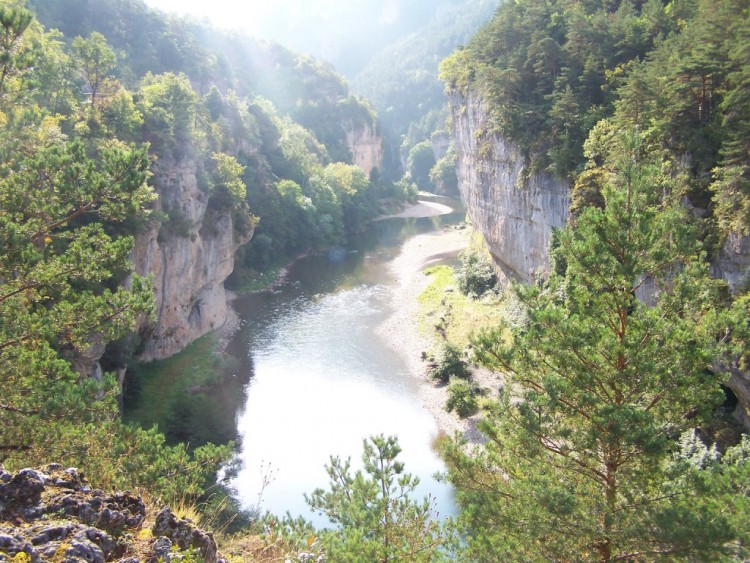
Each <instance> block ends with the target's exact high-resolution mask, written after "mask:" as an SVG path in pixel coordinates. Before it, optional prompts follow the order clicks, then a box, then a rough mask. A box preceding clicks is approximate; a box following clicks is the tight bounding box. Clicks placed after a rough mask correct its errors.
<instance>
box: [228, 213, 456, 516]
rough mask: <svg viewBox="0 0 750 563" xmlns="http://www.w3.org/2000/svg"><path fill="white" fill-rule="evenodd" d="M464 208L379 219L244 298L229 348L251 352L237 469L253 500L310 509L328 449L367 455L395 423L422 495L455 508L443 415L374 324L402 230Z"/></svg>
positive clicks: (275, 509) (355, 457) (241, 492)
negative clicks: (274, 287)
mask: <svg viewBox="0 0 750 563" xmlns="http://www.w3.org/2000/svg"><path fill="white" fill-rule="evenodd" d="M462 217H463V213H453V214H450V215H446V216H442V217H434V218H422V219H389V220H386V221H381V222H377V223H374V224H373V226H372V227H371V228H370V230H369V231H368V232H367V233H364V234H363V235H362V236H361V237H360V238H359V240H357V241H356V242H355V243H354V245H353V247H352V248H350V249H341V248H339V249H334V250H333V251H331V252H329V253H328V254H327V255H325V256H315V257H308V258H304V259H302V260H299V261H298V262H296V263H295V264H294V266H293V267H292V268H291V270H290V273H289V276H288V278H287V282H286V283H285V284H284V285H283V286H282V287H280V288H279V290H278V291H277V292H275V293H264V294H256V295H251V296H248V297H245V298H242V299H240V300H238V301H236V302H235V307H236V308H237V310H238V312H239V313H240V316H241V318H242V319H243V326H242V329H241V331H240V332H239V333H238V334H237V336H236V337H235V339H234V341H233V342H232V344H231V345H230V352H231V353H232V354H233V355H237V356H240V355H242V354H244V358H243V360H244V361H243V362H242V364H243V368H242V369H246V370H250V377H249V383H248V384H247V385H246V386H245V398H244V403H243V406H242V407H241V409H240V411H239V413H237V415H236V420H237V434H238V438H239V443H240V446H239V449H238V453H237V456H236V459H235V460H234V463H233V464H232V468H231V469H229V471H228V473H229V475H230V483H231V486H232V487H233V488H234V489H235V491H236V494H237V496H238V498H239V499H240V500H241V502H242V504H243V506H244V507H245V508H249V509H255V508H260V509H261V510H269V511H270V512H272V513H276V514H283V513H285V512H286V511H287V510H288V511H289V512H291V514H292V515H295V516H296V515H304V516H307V517H311V514H310V513H309V511H308V509H307V507H306V504H305V502H304V498H303V493H305V492H308V493H309V492H312V490H313V489H315V488H316V487H325V486H326V485H327V483H328V479H327V475H326V473H325V469H324V465H325V464H326V463H327V462H328V460H329V456H331V455H337V456H340V457H342V458H344V459H346V458H348V457H351V458H352V465H353V467H358V466H360V465H361V462H360V457H361V452H362V440H363V439H364V438H366V437H368V436H372V435H375V434H386V435H389V434H394V435H397V436H398V438H399V443H400V445H401V447H402V449H403V453H402V455H401V459H402V461H404V462H405V464H406V470H407V471H408V472H410V473H412V474H415V475H417V476H419V478H420V480H421V481H422V483H421V485H420V488H419V490H418V492H417V494H418V497H419V498H421V497H422V496H424V495H427V494H431V495H432V496H433V497H434V498H435V499H436V501H437V508H438V511H439V512H440V514H441V515H446V514H452V513H453V512H454V505H453V500H452V493H451V490H450V488H449V487H447V486H446V485H444V484H442V483H439V482H437V481H436V480H435V479H434V477H433V475H434V474H435V473H436V472H439V471H442V470H443V465H442V462H441V461H440V459H439V458H438V457H437V456H436V455H435V453H434V452H433V451H432V449H431V446H430V443H431V440H432V439H433V438H434V437H435V436H436V434H437V427H436V425H435V422H434V420H433V419H432V417H431V416H430V414H429V413H428V412H427V411H426V410H425V409H424V408H423V407H422V406H421V404H420V402H419V399H418V397H417V391H418V390H417V383H416V382H415V381H414V380H413V378H412V377H411V376H410V375H409V374H408V372H407V371H406V368H405V366H404V365H403V363H402V362H401V360H400V358H399V356H398V355H397V354H396V353H395V352H394V351H393V350H391V349H390V348H389V346H388V345H387V344H386V343H385V342H383V341H382V340H381V338H380V337H378V335H376V334H375V332H374V329H375V327H376V326H377V325H378V324H379V323H380V322H381V321H382V320H383V319H384V318H385V316H386V315H387V314H388V313H389V311H390V310H389V304H388V301H389V299H388V296H389V288H390V287H391V285H392V284H393V283H394V282H395V280H393V279H392V278H391V277H390V275H389V272H388V262H389V261H390V260H392V259H393V258H394V257H395V256H397V255H398V253H399V252H400V247H401V244H402V243H403V241H404V240H406V239H408V238H409V237H410V236H413V235H415V234H417V233H421V232H429V231H432V230H434V229H436V228H439V227H440V226H442V225H443V224H445V223H450V222H456V221H458V220H460V219H461V218H462ZM242 375H243V376H244V375H245V374H242ZM269 479H270V483H268V484H267V486H265V487H264V486H263V482H264V480H269ZM317 521H318V522H320V519H317Z"/></svg>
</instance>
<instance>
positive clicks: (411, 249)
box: [377, 209, 478, 440]
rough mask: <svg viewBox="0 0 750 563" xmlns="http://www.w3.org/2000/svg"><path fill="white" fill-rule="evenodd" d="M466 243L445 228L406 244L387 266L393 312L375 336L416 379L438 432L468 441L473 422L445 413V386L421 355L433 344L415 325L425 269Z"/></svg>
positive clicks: (461, 233)
mask: <svg viewBox="0 0 750 563" xmlns="http://www.w3.org/2000/svg"><path fill="white" fill-rule="evenodd" d="M405 212H412V213H416V212H419V210H414V209H407V210H406V211H405ZM412 216H413V215H412ZM468 242H469V231H468V230H467V229H460V230H456V229H447V230H443V231H439V232H436V233H430V234H425V235H418V236H416V237H414V238H412V239H410V240H409V241H407V242H406V243H405V244H404V246H403V248H402V250H401V254H400V255H399V256H398V257H397V258H396V259H395V260H393V262H391V264H390V266H389V267H390V271H391V274H392V275H393V277H394V279H395V280H397V283H396V285H395V286H393V287H392V288H391V292H392V295H391V296H390V297H391V301H390V302H391V307H392V313H391V314H390V315H389V316H388V317H387V318H386V319H385V321H383V323H382V324H381V325H380V326H379V327H377V333H378V334H379V335H380V336H381V337H382V338H383V339H384V340H385V341H386V342H387V343H388V344H389V345H390V346H391V348H393V349H394V350H396V351H397V352H398V353H399V354H400V355H401V356H402V358H403V360H404V362H405V364H406V366H407V368H408V370H409V371H410V372H411V374H412V375H413V377H414V378H416V379H418V380H419V395H420V399H421V400H422V403H423V404H424V406H425V408H427V410H428V411H429V412H430V413H431V414H432V416H433V417H434V418H435V421H436V422H437V425H438V429H439V430H440V431H441V432H445V433H447V434H449V435H453V433H454V432H457V431H458V432H461V433H462V434H464V435H465V436H466V437H467V438H469V439H472V440H477V439H478V434H477V433H476V430H475V429H474V421H473V420H471V419H469V420H461V419H459V418H458V417H457V416H454V415H453V414H450V413H448V412H446V411H445V408H444V405H445V401H446V399H447V387H446V386H438V385H435V384H433V382H432V381H431V380H429V379H428V378H427V377H426V364H425V362H424V361H423V360H422V352H425V351H431V350H432V349H433V348H434V347H435V344H434V343H433V342H431V341H430V339H429V338H428V337H427V336H425V335H424V334H423V333H422V332H420V330H419V327H418V322H417V314H418V311H419V304H418V302H417V298H418V297H419V295H420V294H421V293H422V292H423V291H424V290H425V288H426V287H427V286H428V285H429V283H430V278H429V276H426V275H424V269H425V268H427V267H429V266H430V265H433V264H435V263H439V262H440V261H442V260H445V259H447V258H452V257H455V256H457V255H458V254H459V252H461V251H462V250H463V249H464V248H466V246H467V245H468Z"/></svg>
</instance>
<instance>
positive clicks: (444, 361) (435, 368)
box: [429, 344, 471, 383]
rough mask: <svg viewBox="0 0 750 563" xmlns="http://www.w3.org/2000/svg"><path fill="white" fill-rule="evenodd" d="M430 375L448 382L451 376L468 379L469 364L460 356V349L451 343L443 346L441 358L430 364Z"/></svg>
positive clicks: (469, 375) (442, 381) (469, 376)
mask: <svg viewBox="0 0 750 563" xmlns="http://www.w3.org/2000/svg"><path fill="white" fill-rule="evenodd" d="M429 373H430V377H431V378H432V379H435V380H437V381H439V382H441V383H448V381H449V380H450V378H451V377H458V378H460V379H470V378H471V372H470V371H469V365H468V364H467V363H466V361H465V360H464V359H463V358H462V354H461V350H459V349H458V348H457V347H456V346H453V345H452V344H446V345H445V347H444V348H443V354H442V358H441V359H440V360H439V361H437V362H432V363H431V364H430V372H429Z"/></svg>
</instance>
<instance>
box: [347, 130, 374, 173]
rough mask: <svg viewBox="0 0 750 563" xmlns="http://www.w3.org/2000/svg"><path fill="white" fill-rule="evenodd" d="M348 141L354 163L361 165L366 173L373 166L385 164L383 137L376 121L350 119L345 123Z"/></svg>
mask: <svg viewBox="0 0 750 563" xmlns="http://www.w3.org/2000/svg"><path fill="white" fill-rule="evenodd" d="M343 127H344V132H345V133H346V142H347V145H348V147H349V152H351V154H352V164H355V165H357V166H359V167H360V168H361V169H362V170H364V171H365V173H366V174H369V173H370V172H371V171H372V169H373V168H377V169H378V170H380V169H381V168H382V166H383V137H381V136H380V133H379V132H378V129H377V124H376V123H375V122H374V121H356V122H354V121H350V122H347V123H344V124H343Z"/></svg>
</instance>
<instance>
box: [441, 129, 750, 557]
mask: <svg viewBox="0 0 750 563" xmlns="http://www.w3.org/2000/svg"><path fill="white" fill-rule="evenodd" d="M623 147H624V148H623V150H622V153H620V154H617V153H614V154H613V155H612V160H611V161H610V162H609V163H608V164H607V166H608V169H609V171H610V175H609V181H608V182H607V184H606V185H605V186H604V189H603V194H602V195H603V198H604V203H605V205H604V207H603V208H599V207H587V208H585V209H584V210H583V211H582V212H581V213H580V215H579V216H578V217H577V218H576V221H575V224H574V225H573V226H571V227H568V228H566V229H565V230H563V231H561V232H560V234H559V247H558V249H557V252H558V253H559V255H560V257H561V258H562V259H563V260H562V261H561V263H563V264H565V265H566V268H565V271H564V272H563V273H562V274H560V273H557V272H553V273H552V274H551V275H550V278H549V280H548V282H547V283H546V284H545V285H544V286H541V287H540V286H533V287H525V288H524V287H518V288H516V293H517V295H518V297H519V299H521V301H522V302H523V303H524V304H525V305H526V307H527V321H526V323H525V324H524V325H522V326H515V327H507V328H501V329H498V330H496V331H490V332H488V333H485V334H484V335H483V336H481V337H480V338H479V339H478V340H477V342H476V352H477V356H478V358H480V360H481V361H482V362H483V363H484V364H485V365H487V366H489V367H491V368H494V369H498V370H501V371H503V372H504V373H505V374H506V378H507V380H508V385H507V386H506V391H505V392H504V393H503V394H502V395H501V397H500V399H499V400H498V401H497V402H496V403H495V405H494V407H493V408H492V409H491V412H490V413H489V415H488V418H487V419H486V420H485V421H484V422H483V423H482V424H481V428H482V431H483V433H484V434H485V435H486V436H487V437H488V439H489V440H488V443H487V446H486V449H484V450H482V451H477V452H475V453H468V452H467V451H466V450H465V449H463V447H462V446H461V444H460V443H454V444H453V445H452V446H450V447H449V448H448V451H447V454H448V459H449V463H450V479H451V481H452V482H453V483H454V485H455V486H456V487H457V491H458V500H459V503H460V505H461V506H462V507H463V509H464V511H463V513H462V520H463V525H464V526H465V531H466V534H467V535H466V537H467V538H468V540H467V549H468V553H467V557H469V558H477V557H478V558H480V559H482V558H483V557H485V556H487V554H490V553H491V554H492V557H493V558H499V559H503V558H519V557H520V558H524V559H532V560H535V559H560V558H564V559H568V558H569V559H590V558H596V559H599V560H603V561H608V560H613V559H617V558H624V559H627V558H646V559H649V558H654V557H669V556H670V555H674V556H677V557H694V558H705V559H714V558H716V557H719V556H721V555H722V554H726V553H727V551H726V550H727V549H731V548H729V547H728V542H730V541H732V540H734V539H737V538H738V536H739V534H740V532H741V530H743V529H744V528H739V527H738V526H739V520H736V519H734V517H733V516H731V515H732V514H734V513H736V511H741V510H742V507H743V506H744V504H743V503H744V501H737V500H729V497H728V496H722V497H721V498H720V499H719V498H717V497H716V496H715V495H713V494H712V492H711V491H710V490H706V489H705V488H704V487H702V486H699V485H700V484H699V482H697V481H695V480H693V479H692V478H690V476H689V475H688V474H687V473H686V472H685V471H684V466H683V468H682V470H683V472H680V471H677V472H675V466H674V465H673V464H671V460H672V452H673V451H674V450H675V446H676V442H675V438H676V436H678V435H679V434H680V433H682V432H684V431H688V430H690V429H692V428H694V427H695V426H696V425H698V424H700V421H701V420H704V419H705V417H707V416H709V415H710V413H711V410H712V408H713V407H714V406H715V405H716V404H717V402H718V401H720V400H721V392H720V389H719V385H718V384H719V382H720V381H722V380H723V377H722V376H720V375H716V374H713V373H711V372H709V371H707V366H708V365H710V364H711V362H712V361H713V359H714V358H715V357H716V354H717V353H718V352H719V351H720V350H719V349H717V342H716V340H715V335H716V334H718V333H720V332H721V331H723V330H725V328H723V327H726V326H727V323H730V322H731V320H729V319H726V318H723V315H722V314H721V313H719V311H720V307H719V306H720V301H719V291H718V290H719V285H720V284H719V282H717V281H715V280H711V279H710V277H709V275H708V269H707V265H706V263H705V262H704V257H703V255H702V254H701V251H700V246H699V245H698V244H697V243H696V239H695V230H694V227H693V225H692V221H691V220H690V219H689V217H688V216H687V214H686V213H685V211H684V209H683V208H682V207H681V206H680V205H679V201H675V200H677V197H675V198H674V199H670V197H668V196H667V197H665V196H664V194H665V193H667V194H668V193H675V194H676V193H679V190H678V189H675V187H674V182H675V180H674V178H672V177H671V176H666V175H662V174H661V172H660V169H659V168H658V167H656V166H653V165H651V164H650V163H649V162H648V161H645V162H643V161H641V158H642V156H641V152H640V151H641V149H642V147H641V145H639V144H638V142H635V141H633V140H632V138H630V139H629V138H627V137H626V138H625V139H624V141H623ZM644 283H649V284H651V285H652V287H653V288H654V290H653V294H654V295H655V298H654V300H655V303H654V304H653V305H646V304H644V303H643V302H642V301H640V300H638V299H637V298H636V292H637V291H638V290H639V289H640V288H641V287H642V286H643V284H644ZM508 330H509V331H510V334H512V340H510V341H508V340H507V338H506V336H505V335H506V334H508V332H507V331H508ZM734 486H737V484H735V485H734ZM724 501H728V502H730V504H729V507H730V508H729V510H725V508H724V506H722V502H724ZM519 521H522V522H524V526H523V527H519V526H518V522H519Z"/></svg>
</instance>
